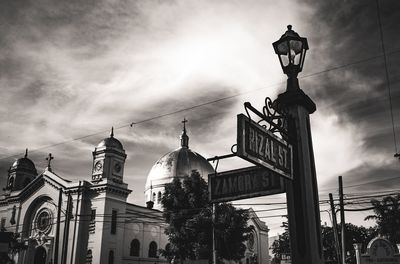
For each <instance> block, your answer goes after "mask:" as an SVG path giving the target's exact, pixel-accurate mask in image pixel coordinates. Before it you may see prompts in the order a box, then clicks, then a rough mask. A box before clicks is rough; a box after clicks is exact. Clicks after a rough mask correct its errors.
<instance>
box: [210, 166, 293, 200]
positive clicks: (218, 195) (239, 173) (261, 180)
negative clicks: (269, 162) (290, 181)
mask: <svg viewBox="0 0 400 264" xmlns="http://www.w3.org/2000/svg"><path fill="white" fill-rule="evenodd" d="M284 192H285V182H284V179H283V178H282V177H281V176H280V175H279V174H277V173H276V172H275V171H273V170H270V169H266V168H263V167H257V166H252V167H248V168H243V169H237V170H231V171H225V172H221V173H217V174H209V175H208V193H209V200H210V201H211V202H213V203H214V202H226V201H233V200H239V199H246V198H251V197H257V196H264V195H272V194H278V193H284Z"/></svg>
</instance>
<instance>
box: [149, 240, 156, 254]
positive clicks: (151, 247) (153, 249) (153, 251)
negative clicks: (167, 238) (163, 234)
mask: <svg viewBox="0 0 400 264" xmlns="http://www.w3.org/2000/svg"><path fill="white" fill-rule="evenodd" d="M156 257H157V243H156V242H154V241H151V242H150V245H149V258H156Z"/></svg>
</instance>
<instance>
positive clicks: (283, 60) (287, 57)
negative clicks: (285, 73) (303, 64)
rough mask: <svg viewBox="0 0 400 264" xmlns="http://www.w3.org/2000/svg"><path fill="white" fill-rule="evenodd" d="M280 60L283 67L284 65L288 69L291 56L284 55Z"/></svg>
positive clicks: (280, 56)
mask: <svg viewBox="0 0 400 264" xmlns="http://www.w3.org/2000/svg"><path fill="white" fill-rule="evenodd" d="M279 58H280V60H281V62H282V65H283V66H284V67H286V66H288V65H289V63H290V61H289V56H287V55H286V54H284V55H279Z"/></svg>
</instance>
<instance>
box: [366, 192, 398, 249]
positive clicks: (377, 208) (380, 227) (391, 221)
mask: <svg viewBox="0 0 400 264" xmlns="http://www.w3.org/2000/svg"><path fill="white" fill-rule="evenodd" d="M371 204H372V205H373V207H374V209H373V210H374V213H375V214H374V215H369V216H367V217H366V218H365V220H370V219H372V220H375V221H376V229H377V231H378V232H379V234H380V235H383V236H386V237H387V238H388V239H389V241H390V242H392V243H393V244H394V245H395V244H396V243H400V228H399V226H400V194H398V195H396V196H386V197H384V198H383V199H382V200H381V201H379V200H375V199H374V200H371Z"/></svg>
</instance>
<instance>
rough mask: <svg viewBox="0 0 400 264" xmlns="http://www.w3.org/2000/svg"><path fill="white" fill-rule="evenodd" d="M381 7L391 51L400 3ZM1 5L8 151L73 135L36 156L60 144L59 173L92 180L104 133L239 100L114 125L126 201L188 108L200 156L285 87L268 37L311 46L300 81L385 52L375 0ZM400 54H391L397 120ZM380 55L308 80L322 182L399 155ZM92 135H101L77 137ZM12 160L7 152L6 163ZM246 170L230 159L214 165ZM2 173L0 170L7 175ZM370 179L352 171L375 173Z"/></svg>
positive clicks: (0, 110) (222, 143)
mask: <svg viewBox="0 0 400 264" xmlns="http://www.w3.org/2000/svg"><path fill="white" fill-rule="evenodd" d="M380 3H381V4H382V8H381V10H382V24H383V25H384V27H383V29H384V36H385V44H386V47H387V50H388V51H390V52H393V51H395V50H396V49H397V47H398V43H399V38H398V36H397V35H398V34H397V32H398V31H399V27H400V25H399V24H398V19H397V16H396V15H398V14H396V12H395V11H393V10H396V8H395V5H397V4H398V3H397V2H396V1H380ZM0 12H1V15H0V33H1V36H2V38H1V39H0V44H1V45H2V51H1V52H0V73H1V74H0V87H1V90H0V98H1V99H0V100H1V101H0V102H1V104H0V114H1V122H2V126H1V127H0V133H1V134H2V135H4V136H3V138H2V139H0V149H1V150H2V157H3V158H5V157H8V156H10V155H12V154H15V153H22V152H23V150H24V149H25V148H26V147H28V148H30V149H36V148H41V147H43V146H51V145H54V144H56V143H59V142H70V143H68V144H63V145H57V146H53V147H49V148H45V149H41V150H40V151H37V152H33V153H32V154H31V155H32V156H31V157H32V159H33V160H34V161H35V162H36V163H37V165H38V167H39V168H44V166H45V160H44V158H45V156H46V152H52V153H53V155H54V156H56V159H55V160H54V170H55V171H56V172H57V173H59V174H60V175H61V174H62V176H65V177H68V178H71V179H87V180H89V179H90V173H91V166H92V160H91V159H92V157H91V151H93V149H94V147H95V146H96V145H97V144H98V142H100V141H101V140H102V139H103V138H105V137H107V136H108V132H104V133H98V132H99V131H108V130H109V128H110V127H111V126H112V125H114V126H115V127H119V126H122V125H125V124H129V123H130V122H138V121H141V120H146V119H148V118H152V117H155V116H158V115H162V114H165V113H169V112H174V111H177V110H180V109H184V108H187V107H191V106H193V105H199V104H202V103H204V102H210V101H213V100H215V99H218V98H223V97H227V96H230V95H238V96H237V97H234V98H231V99H227V100H224V101H221V102H218V103H213V104H209V105H206V106H203V107H200V108H195V109H192V110H189V111H186V112H181V113H177V114H175V115H170V116H167V117H163V118H160V119H156V120H152V121H149V122H144V123H141V124H137V125H135V126H134V127H133V128H129V127H124V128H121V129H118V130H116V137H117V138H119V139H120V140H121V141H122V143H123V144H124V146H125V149H126V151H127V153H128V160H127V166H126V171H125V173H126V174H125V175H126V177H125V179H126V181H127V182H128V183H129V184H130V186H131V187H132V188H133V189H134V192H133V195H131V197H130V199H131V201H134V202H137V203H139V204H144V200H143V199H144V196H143V195H141V192H142V191H143V186H144V182H145V178H146V175H147V172H148V170H149V169H150V168H151V165H152V164H153V163H154V162H155V161H156V160H157V159H158V158H159V157H161V156H162V155H163V154H165V153H166V152H168V151H171V150H172V149H174V148H177V147H178V146H179V134H180V131H181V124H180V123H179V122H180V120H182V118H183V117H184V116H186V118H188V119H189V121H190V122H189V124H188V131H189V136H190V146H191V147H192V148H193V149H194V150H195V151H197V152H199V153H201V154H203V155H204V156H205V157H210V156H214V155H223V154H227V153H229V152H230V148H231V146H232V145H233V144H234V143H235V141H236V115H237V114H238V113H241V112H243V102H245V101H250V102H251V103H252V104H253V105H254V106H255V107H257V108H261V107H262V105H263V102H264V98H265V96H270V97H271V98H275V97H276V95H277V94H278V93H280V92H282V91H283V90H284V88H285V87H284V86H285V85H284V84H281V83H282V81H283V82H285V77H284V76H283V74H282V72H281V69H280V67H279V63H278V61H277V58H276V57H275V55H274V54H273V49H272V45H271V43H272V42H273V41H275V40H277V39H278V38H279V37H280V36H281V35H282V33H283V32H284V30H285V28H286V25H287V24H293V25H294V27H293V29H294V30H295V31H297V32H298V33H299V34H300V35H304V36H306V37H308V40H309V44H310V51H309V52H308V53H307V57H306V63H305V69H304V73H303V75H301V74H300V76H299V77H301V76H305V75H307V74H309V73H313V72H318V71H322V70H324V69H327V68H331V67H333V66H338V65H344V64H348V63H351V62H354V61H358V60H360V59H364V58H370V57H374V56H377V55H379V54H381V49H380V48H381V46H380V45H381V44H380V41H379V31H378V27H377V20H376V10H375V4H374V3H372V2H368V3H364V2H362V3H361V2H360V3H358V2H357V3H353V2H350V1H339V2H335V3H330V2H321V1H312V0H309V1H305V2H302V3H299V2H293V1H279V2H276V1H261V0H251V1H239V0H234V1H218V2H216V1H211V0H204V1H194V0H189V1H187V0H178V1H162V2H160V1H152V0H150V1H124V0H121V1H85V2H81V1H75V0H73V1H68V2H57V3H56V2H54V1H47V0H40V1H18V0H17V1H7V0H6V1H3V2H2V3H1V4H0ZM399 56H400V53H393V54H392V55H391V56H390V57H389V58H388V65H389V75H390V79H391V81H392V83H393V85H392V97H393V110H394V114H395V115H394V117H395V120H398V118H399V110H400V105H399V104H398V103H397V102H400V100H398V99H399V97H400V92H399V89H397V83H398V77H399V76H400V74H399V66H398V65H400V64H399V63H397V62H398V60H399ZM382 62H383V60H382V59H380V58H376V59H371V60H369V61H368V62H367V63H359V64H357V65H353V66H349V67H345V68H341V69H338V70H335V71H330V72H327V73H325V74H320V75H315V76H313V77H306V78H302V79H300V85H301V87H302V88H303V89H304V90H305V91H306V93H308V94H310V96H311V97H312V98H313V99H314V100H315V102H316V103H317V106H318V112H317V113H316V114H314V115H313V116H312V117H311V119H312V127H313V140H314V149H315V153H316V162H317V169H318V175H319V177H320V178H319V183H320V185H321V186H323V187H325V186H330V185H332V184H333V183H332V182H331V179H333V178H335V179H336V176H337V175H338V174H340V173H345V172H348V173H349V174H352V173H356V171H357V168H361V167H363V166H364V167H363V168H364V169H365V170H368V169H371V171H374V168H384V166H386V165H387V163H386V162H385V158H384V157H391V156H392V154H393V153H392V149H393V148H392V140H391V137H390V136H391V132H390V126H391V123H390V119H389V115H388V101H387V99H386V98H387V87H386V85H385V78H384V71H383V64H382ZM396 124H397V123H396ZM397 126H398V124H397ZM397 129H398V128H397ZM89 134H94V135H93V136H91V137H88V138H83V139H80V140H75V141H73V139H75V138H80V137H82V136H85V135H89ZM327 139H329V140H327ZM0 158H1V157H0ZM12 161H13V157H11V158H5V159H3V160H0V169H1V168H8V166H9V165H7V164H11V163H12ZM365 164H368V165H369V166H365ZM371 164H373V165H371ZM248 165H249V164H247V163H246V162H243V161H241V160H239V159H230V160H225V161H223V162H221V164H220V169H221V170H225V169H230V168H236V167H241V166H248ZM72 168H73V169H72ZM395 170H396V168H393V171H390V172H393V173H394V171H395ZM388 173H389V171H388ZM6 174H7V172H6V169H5V170H2V173H1V175H2V176H1V178H2V179H5V178H6ZM365 175H366V174H360V175H359V176H357V177H358V178H359V180H360V181H361V179H362V178H363V177H365V179H369V178H368V177H369V176H365ZM349 177H350V176H349ZM0 184H1V182H0ZM279 221H281V220H280V219H279Z"/></svg>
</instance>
